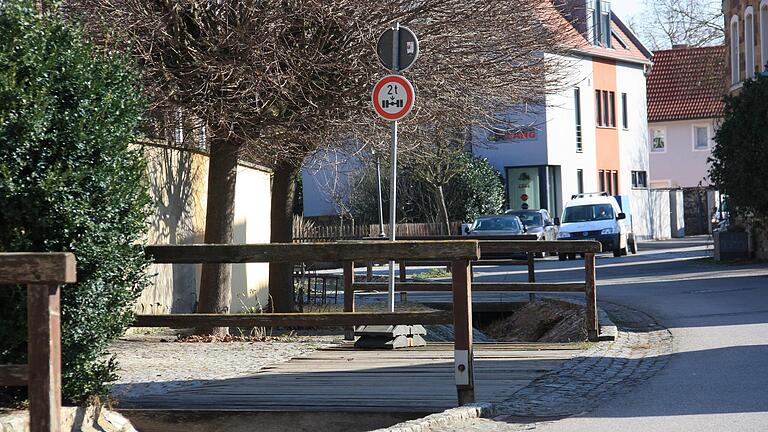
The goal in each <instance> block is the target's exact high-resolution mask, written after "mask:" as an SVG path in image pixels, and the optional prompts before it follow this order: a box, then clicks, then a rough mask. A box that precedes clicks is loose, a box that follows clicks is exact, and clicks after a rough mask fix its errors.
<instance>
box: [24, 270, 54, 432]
mask: <svg viewBox="0 0 768 432" xmlns="http://www.w3.org/2000/svg"><path fill="white" fill-rule="evenodd" d="M60 294H61V290H60V288H59V285H57V284H52V285H29V286H28V287H27V333H28V335H29V336H28V340H29V341H30V343H29V344H27V350H28V354H27V357H28V360H27V361H28V363H27V365H28V366H27V367H28V371H29V373H28V375H29V376H28V380H27V386H28V388H29V430H30V431H32V432H38V431H41V432H42V431H58V430H59V428H60V425H61V421H60V411H61V315H60V304H61V296H60Z"/></svg>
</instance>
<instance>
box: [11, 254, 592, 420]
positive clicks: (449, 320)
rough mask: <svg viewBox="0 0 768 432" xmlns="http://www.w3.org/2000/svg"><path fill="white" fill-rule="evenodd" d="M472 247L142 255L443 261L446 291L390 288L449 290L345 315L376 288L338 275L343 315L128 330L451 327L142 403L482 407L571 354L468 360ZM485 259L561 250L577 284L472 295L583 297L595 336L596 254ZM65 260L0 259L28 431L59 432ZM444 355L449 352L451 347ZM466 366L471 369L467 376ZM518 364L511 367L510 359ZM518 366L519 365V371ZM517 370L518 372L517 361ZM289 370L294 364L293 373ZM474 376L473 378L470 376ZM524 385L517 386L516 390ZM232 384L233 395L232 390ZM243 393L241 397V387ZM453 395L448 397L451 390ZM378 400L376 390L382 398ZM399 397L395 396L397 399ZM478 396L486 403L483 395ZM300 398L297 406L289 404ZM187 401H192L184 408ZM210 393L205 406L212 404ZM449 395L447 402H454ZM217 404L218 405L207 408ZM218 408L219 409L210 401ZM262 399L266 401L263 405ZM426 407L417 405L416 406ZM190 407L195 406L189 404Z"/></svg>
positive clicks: (500, 348)
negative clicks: (445, 303) (579, 274)
mask: <svg viewBox="0 0 768 432" xmlns="http://www.w3.org/2000/svg"><path fill="white" fill-rule="evenodd" d="M480 248H481V242H479V241H477V240H452V241H404V242H395V243H390V242H379V241H360V242H338V243H323V244H264V245H187V246H152V247H148V248H147V254H148V255H149V256H151V257H152V258H153V259H154V262H156V263H245V262H312V261H322V262H341V263H345V267H346V268H347V269H350V268H351V267H352V265H353V264H352V263H353V262H354V261H358V262H370V261H377V260H383V261H390V260H394V261H398V262H400V261H405V262H407V261H413V260H416V261H424V260H435V261H443V262H450V263H451V268H452V281H451V282H448V283H432V284H424V285H418V286H417V285H408V284H407V283H406V284H402V285H400V287H399V289H400V290H406V291H418V290H430V291H449V292H451V293H452V297H453V301H452V305H453V310H452V311H451V312H416V313H407V312H399V313H360V312H354V302H353V301H352V299H354V294H353V293H354V291H355V290H366V289H370V288H376V287H371V286H365V285H363V284H357V283H355V281H354V277H353V276H352V273H351V272H349V271H348V272H347V274H346V278H345V279H347V281H346V282H347V287H346V291H347V293H348V294H351V295H345V312H343V313H325V314H259V315H220V314H186V315H139V316H138V317H137V319H136V322H135V325H136V326H138V327H166V326H168V327H196V326H203V327H210V326H213V327H229V326H232V327H318V326H319V327H323V326H325V327H339V326H358V325H396V324H453V326H454V342H453V344H452V346H451V344H449V345H435V344H433V345H431V346H430V347H427V348H424V349H420V350H415V351H405V352H398V351H396V352H388V353H386V355H385V354H382V352H380V351H376V352H365V351H352V350H350V348H349V347H341V348H338V349H336V350H324V351H321V352H319V353H317V354H316V355H314V356H311V357H309V358H307V359H303V360H299V359H296V360H294V361H292V362H289V363H287V364H284V365H282V366H277V367H275V368H273V369H267V370H264V371H261V372H259V373H256V374H255V375H254V376H253V377H243V378H238V379H237V380H241V381H233V380H223V381H216V382H211V383H207V384H205V385H203V386H200V387H199V388H197V389H196V390H194V391H191V390H190V391H189V392H188V393H189V394H182V393H179V394H175V393H173V392H171V393H169V394H167V395H163V396H162V398H161V399H162V400H167V401H166V402H162V400H161V399H160V398H147V399H146V401H147V403H148V402H150V401H153V402H154V403H157V404H163V403H165V404H171V405H172V404H173V403H174V401H176V404H177V406H178V404H179V403H185V404H188V405H191V406H195V404H205V406H208V407H210V406H211V404H215V403H222V404H225V403H226V404H227V405H228V406H230V407H231V406H232V403H233V402H235V401H236V400H241V402H239V403H240V404H245V403H250V404H252V405H250V406H252V407H257V406H260V405H259V404H263V405H264V406H266V405H267V404H271V407H272V408H274V409H276V408H278V407H282V408H283V409H288V408H289V407H290V406H293V407H294V409H298V408H299V407H305V408H304V409H306V407H307V406H310V404H309V402H310V401H311V400H316V401H322V400H325V401H326V402H325V404H326V406H328V407H332V406H334V404H340V405H342V404H343V405H345V406H358V407H360V409H367V410H372V409H376V408H377V407H378V408H379V409H384V408H386V409H392V408H393V406H394V405H397V404H398V403H402V402H398V401H422V404H424V408H423V409H425V410H426V411H427V412H432V411H433V410H440V409H443V408H449V407H453V406H456V403H457V399H458V404H459V405H463V404H467V403H472V402H474V401H475V399H476V394H475V390H476V389H475V383H476V381H477V382H482V383H485V384H484V385H483V386H482V388H481V389H479V390H478V391H481V393H480V394H481V395H483V396H484V397H483V398H484V399H486V400H494V399H496V398H498V397H501V396H502V395H503V394H504V393H505V392H507V393H508V392H510V391H513V390H514V389H515V388H519V387H520V386H523V385H524V384H526V383H527V382H529V381H530V380H531V379H534V378H535V377H536V376H538V375H540V374H542V373H544V372H546V371H547V370H548V369H547V368H553V367H557V366H558V365H559V363H560V362H562V361H564V360H566V359H567V358H569V357H570V356H572V355H573V351H572V348H568V347H553V348H552V349H546V350H543V351H540V350H539V348H538V347H537V348H527V349H526V348H525V347H524V346H523V345H509V344H506V345H505V344H502V345H496V346H493V347H488V348H486V347H484V348H482V349H481V350H479V351H476V350H475V348H474V344H473V341H472V288H473V287H472V278H471V263H472V262H474V261H477V260H478V259H480V256H481V253H480ZM482 248H483V250H484V251H486V252H494V253H495V252H503V253H510V252H511V253H525V254H529V253H536V252H560V253H562V252H567V253H583V254H584V256H585V282H584V283H583V284H581V283H579V284H558V285H555V284H536V283H533V282H529V283H526V284H515V283H507V284H494V285H493V286H490V285H478V288H480V287H481V286H482V287H483V288H481V289H484V290H494V291H515V292H520V291H522V292H538V291H544V292H552V291H566V292H573V291H579V292H584V293H585V295H586V299H587V313H586V315H587V316H586V318H587V319H586V326H587V328H586V330H587V334H588V335H589V338H590V340H595V339H596V338H597V330H598V322H597V304H596V288H595V287H596V284H595V253H597V252H600V244H599V243H597V242H589V241H586V242H585V241H558V242H541V241H507V242H499V241H496V242H494V241H488V242H483V244H482ZM74 267H75V260H74V257H73V256H72V255H71V254H30V255H24V254H22V255H18V254H0V275H2V276H0V284H27V285H28V292H29V296H28V299H29V313H30V315H29V324H30V325H29V346H30V350H29V365H28V366H25V365H0V385H3V384H4V385H25V384H26V385H29V389H30V417H31V419H33V421H32V423H31V427H30V430H31V431H32V432H42V431H56V430H59V408H60V405H61V402H60V401H61V398H60V382H61V372H60V336H59V335H60V324H59V292H60V290H59V286H60V285H61V284H66V283H73V282H75V272H74ZM451 348H452V349H451ZM475 358H477V360H478V361H477V367H478V368H479V369H478V370H477V371H475V366H476V365H475V363H476V362H475ZM521 359H522V360H521ZM521 361H522V362H523V363H521ZM524 362H528V363H524ZM299 365H301V366H299ZM476 374H477V378H476ZM526 380H527V381H526ZM233 383H234V385H233ZM249 386H250V387H249ZM451 388H455V391H456V392H455V393H454V392H453V391H451V390H450V389H451ZM385 390H386V391H385ZM400 390H403V391H402V392H400ZM486 392H487V393H486ZM304 394H306V397H299V396H300V395H304ZM190 395H194V396H195V397H197V399H195V398H192V397H191V396H190ZM214 395H215V397H214ZM456 396H458V398H456ZM217 398H218V399H217ZM216 401H219V402H216ZM269 401H271V402H269ZM425 401H426V402H425ZM197 406H202V405H197Z"/></svg>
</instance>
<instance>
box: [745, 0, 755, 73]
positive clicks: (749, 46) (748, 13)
mask: <svg viewBox="0 0 768 432" xmlns="http://www.w3.org/2000/svg"><path fill="white" fill-rule="evenodd" d="M744 57H745V68H746V75H747V79H749V78H753V77H754V76H755V15H754V12H753V9H752V6H749V7H747V9H746V10H745V11H744Z"/></svg>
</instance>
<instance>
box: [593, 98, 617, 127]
mask: <svg viewBox="0 0 768 432" xmlns="http://www.w3.org/2000/svg"><path fill="white" fill-rule="evenodd" d="M595 102H596V113H595V115H596V118H597V126H598V127H616V93H614V92H609V91H606V90H595Z"/></svg>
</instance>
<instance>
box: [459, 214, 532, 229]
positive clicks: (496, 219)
mask: <svg viewBox="0 0 768 432" xmlns="http://www.w3.org/2000/svg"><path fill="white" fill-rule="evenodd" d="M470 231H520V224H519V223H518V219H517V218H516V217H514V216H507V217H503V216H492V217H481V218H477V220H475V223H473V224H472V227H471V228H470Z"/></svg>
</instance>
